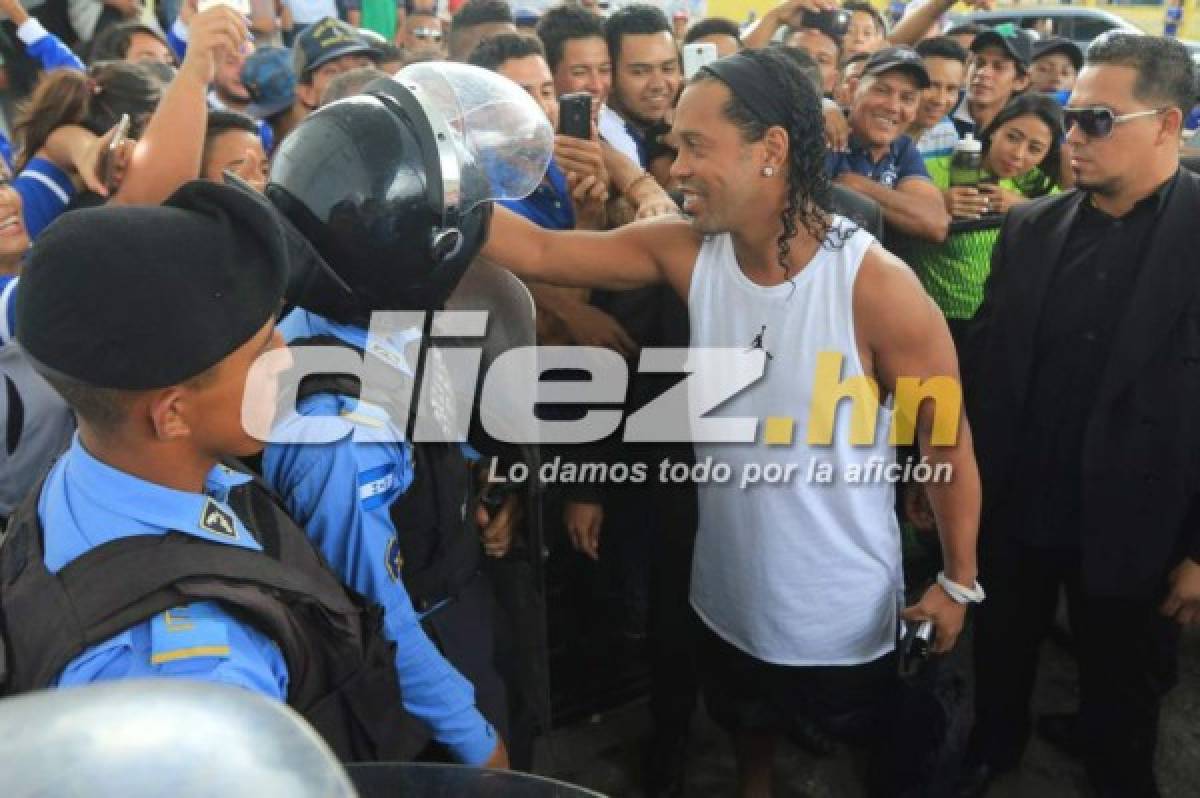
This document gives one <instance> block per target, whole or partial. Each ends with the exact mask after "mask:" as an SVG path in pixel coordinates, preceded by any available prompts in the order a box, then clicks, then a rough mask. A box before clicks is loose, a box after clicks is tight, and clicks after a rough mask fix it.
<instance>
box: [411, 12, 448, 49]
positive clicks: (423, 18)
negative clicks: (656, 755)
mask: <svg viewBox="0 0 1200 798" xmlns="http://www.w3.org/2000/svg"><path fill="white" fill-rule="evenodd" d="M400 46H401V47H403V48H404V49H405V50H407V51H408V52H409V53H410V54H411V55H421V56H431V57H433V58H437V59H441V58H445V57H446V45H445V42H444V40H443V36H442V20H441V18H440V17H438V16H437V15H436V14H434V13H433V12H432V11H423V10H421V9H416V10H414V11H413V12H412V13H410V14H408V15H406V16H405V18H404V39H403V41H401V42H400Z"/></svg>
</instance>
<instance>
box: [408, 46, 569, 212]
mask: <svg viewBox="0 0 1200 798" xmlns="http://www.w3.org/2000/svg"><path fill="white" fill-rule="evenodd" d="M395 79H396V80H398V81H400V82H401V83H404V84H408V85H410V86H416V87H417V88H418V89H419V95H418V96H419V99H420V101H421V103H422V105H423V106H424V107H425V108H426V110H427V111H428V112H429V113H430V115H431V116H433V115H434V114H436V115H437V116H438V117H440V120H435V119H431V122H432V123H433V124H434V126H435V132H436V128H437V127H440V126H442V125H444V127H445V129H446V130H447V131H448V136H449V138H450V139H451V140H452V142H453V148H454V152H455V155H456V157H457V162H458V172H459V176H460V185H459V186H458V187H457V191H455V188H454V187H451V186H447V189H448V193H457V194H458V195H459V201H458V203H457V204H458V207H459V208H460V209H461V212H462V213H466V212H468V211H470V210H471V208H473V207H475V206H476V205H478V204H480V203H482V202H487V201H489V200H505V199H509V200H511V199H522V198H524V197H527V196H529V195H530V194H531V193H533V190H534V189H535V188H537V187H538V185H539V184H540V183H541V182H542V179H543V178H544V177H545V174H546V168H547V166H548V165H549V163H550V156H551V155H552V154H553V152H554V130H553V128H552V127H551V126H550V120H548V119H547V118H546V114H545V113H544V112H543V111H542V109H541V107H540V106H538V104H537V103H536V102H535V101H534V99H533V98H532V97H530V96H529V94H528V93H526V92H525V90H524V89H522V88H521V87H520V86H518V85H517V84H516V83H513V82H512V81H511V80H509V79H508V78H506V77H504V76H503V75H498V74H496V73H495V72H490V71H488V70H486V69H482V68H480V67H476V66H471V65H469V64H458V63H448V62H445V61H439V62H421V63H416V64H411V65H409V66H407V67H405V68H404V69H402V70H400V71H399V72H398V73H397V74H396V76H395ZM439 123H440V124H439ZM443 177H445V175H443Z"/></svg>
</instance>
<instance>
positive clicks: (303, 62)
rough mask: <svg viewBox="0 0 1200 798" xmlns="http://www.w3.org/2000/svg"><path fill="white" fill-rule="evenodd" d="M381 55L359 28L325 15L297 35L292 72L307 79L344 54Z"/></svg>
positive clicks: (300, 77)
mask: <svg viewBox="0 0 1200 798" xmlns="http://www.w3.org/2000/svg"><path fill="white" fill-rule="evenodd" d="M356 53H361V54H362V55H366V56H370V57H372V58H375V57H378V55H379V51H378V50H376V49H375V48H374V47H372V46H371V43H370V42H368V41H367V40H366V39H364V38H363V37H362V35H361V34H360V33H359V32H358V30H357V29H356V28H353V27H351V26H350V25H348V24H347V23H345V22H342V21H341V20H340V19H335V18H333V17H325V19H322V20H320V21H318V22H314V23H313V24H311V25H309V26H308V27H307V28H305V29H304V30H303V31H301V32H300V35H299V36H297V37H296V43H295V45H293V52H292V71H293V72H295V73H296V79H297V80H304V79H305V78H307V77H308V75H309V74H310V73H311V72H312V71H313V70H314V69H319V68H320V67H321V66H323V65H324V64H327V63H329V62H330V61H332V60H334V59H335V58H341V57H342V56H344V55H354V54H356Z"/></svg>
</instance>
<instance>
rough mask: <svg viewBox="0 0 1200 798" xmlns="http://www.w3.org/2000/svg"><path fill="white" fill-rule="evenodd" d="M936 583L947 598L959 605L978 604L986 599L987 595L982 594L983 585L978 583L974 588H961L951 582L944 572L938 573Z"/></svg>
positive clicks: (956, 583)
mask: <svg viewBox="0 0 1200 798" xmlns="http://www.w3.org/2000/svg"><path fill="white" fill-rule="evenodd" d="M937 583H938V584H939V585H940V586H941V588H942V590H944V591H946V595H947V596H949V597H950V598H952V599H954V600H955V601H957V602H958V603H959V604H978V603H980V602H981V601H983V600H984V599H985V598H987V594H985V593H984V592H983V585H981V584H979V582H976V583H975V586H974V587H963V586H962V585H960V584H959V583H958V582H951V581H950V580H949V579H948V578H947V577H946V572H945V571H938V575H937Z"/></svg>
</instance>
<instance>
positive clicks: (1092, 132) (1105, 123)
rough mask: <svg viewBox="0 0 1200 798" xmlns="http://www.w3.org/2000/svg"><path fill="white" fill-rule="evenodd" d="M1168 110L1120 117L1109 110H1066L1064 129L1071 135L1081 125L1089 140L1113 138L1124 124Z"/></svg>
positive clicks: (1141, 112)
mask: <svg viewBox="0 0 1200 798" xmlns="http://www.w3.org/2000/svg"><path fill="white" fill-rule="evenodd" d="M1166 110H1167V109H1166V108H1155V109H1154V110H1152V111H1134V112H1133V113H1130V114H1121V115H1119V116H1118V115H1117V114H1114V113H1113V112H1112V109H1109V108H1064V109H1063V129H1064V130H1065V131H1066V132H1068V133H1070V132H1071V128H1073V127H1075V126H1076V125H1079V129H1080V130H1082V131H1083V132H1084V133H1085V134H1087V136H1088V138H1093V139H1103V138H1108V137H1109V136H1111V135H1112V133H1113V128H1115V127H1116V126H1117V125H1119V124H1121V123H1122V122H1128V121H1129V120H1131V119H1138V118H1140V117H1143V116H1154V115H1156V114H1161V113H1162V112H1163V111H1166Z"/></svg>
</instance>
